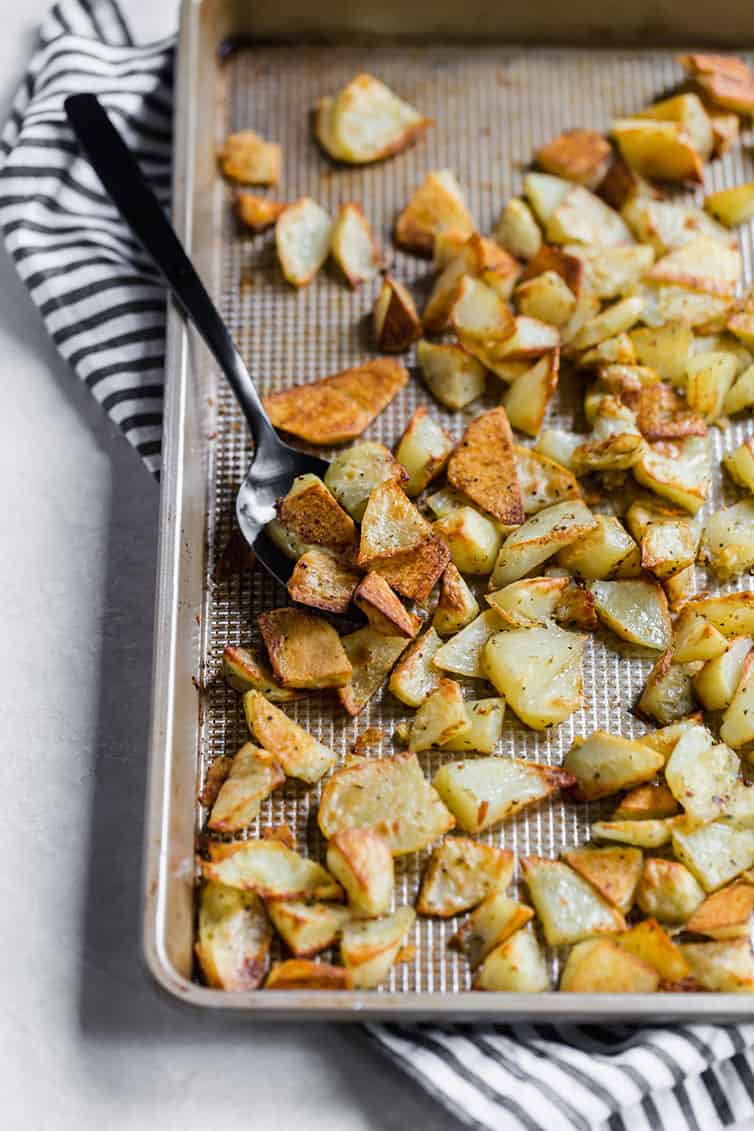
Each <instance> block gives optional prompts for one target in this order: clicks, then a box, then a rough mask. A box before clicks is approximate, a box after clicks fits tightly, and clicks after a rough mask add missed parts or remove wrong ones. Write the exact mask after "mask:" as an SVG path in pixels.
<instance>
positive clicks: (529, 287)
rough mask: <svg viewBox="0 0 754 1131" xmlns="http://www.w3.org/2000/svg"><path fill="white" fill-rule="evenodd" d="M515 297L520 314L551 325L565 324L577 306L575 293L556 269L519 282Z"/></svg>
mask: <svg viewBox="0 0 754 1131" xmlns="http://www.w3.org/2000/svg"><path fill="white" fill-rule="evenodd" d="M514 297H515V301H516V307H517V309H518V312H519V314H525V315H527V316H528V317H530V318H537V319H539V320H540V321H541V322H547V323H548V324H549V325H550V326H564V325H565V324H566V322H567V321H568V320H569V318H570V317H571V315H572V314H573V312H574V310H575V308H576V296H575V294H574V293H573V291H571V290H570V289H569V288H568V285H567V284H566V283H565V282H564V281H563V279H562V278H561V276H560V275H559V274H558V273H557V272H556V271H545V272H543V274H541V275H536V276H535V277H534V278H531V279H527V280H526V281H525V282H522V283H519V285H518V287H517V288H516V291H515V295H514Z"/></svg>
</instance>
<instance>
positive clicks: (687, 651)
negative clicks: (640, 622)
mask: <svg viewBox="0 0 754 1131" xmlns="http://www.w3.org/2000/svg"><path fill="white" fill-rule="evenodd" d="M727 647H728V642H727V640H726V639H725V637H724V636H723V634H722V633H721V632H720V631H719V630H718V629H716V628H715V626H714V625H712V624H710V623H709V621H708V620H706V618H705V617H703V616H701V615H700V614H699V613H697V612H695V610H694V609H690V608H686V609H682V610H681V615H680V616H679V617H678V620H677V621H676V623H675V627H674V628H673V659H674V660H675V662H676V663H677V664H692V663H696V662H697V661H699V660H704V661H707V660H714V659H715V657H716V656H721V655H722V654H723V652H725V651H726V649H727Z"/></svg>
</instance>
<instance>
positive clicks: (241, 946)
mask: <svg viewBox="0 0 754 1131" xmlns="http://www.w3.org/2000/svg"><path fill="white" fill-rule="evenodd" d="M198 902H199V914H198V925H197V941H196V943H195V944H194V953H195V954H196V959H197V962H198V963H199V966H200V968H201V972H202V977H203V978H204V981H205V982H206V984H207V985H208V986H212V987H213V988H214V989H218V990H256V989H257V988H258V987H259V986H260V985H261V984H262V982H263V981H264V978H265V975H266V973H267V966H268V963H269V953H270V943H271V941H272V930H271V928H270V924H269V921H268V919H267V916H266V914H265V910H264V904H263V903H262V901H261V899H260V898H259V896H257V895H255V894H254V892H251V891H238V890H237V889H235V888H231V887H225V886H224V885H223V884H218V883H213V882H211V881H210V882H208V883H205V884H203V885H202V887H201V890H200V893H199V901H198Z"/></svg>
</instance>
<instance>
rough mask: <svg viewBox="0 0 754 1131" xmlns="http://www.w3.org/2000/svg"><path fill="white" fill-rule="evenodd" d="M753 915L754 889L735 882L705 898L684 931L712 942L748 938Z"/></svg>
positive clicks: (746, 882) (745, 881) (751, 886)
mask: <svg viewBox="0 0 754 1131" xmlns="http://www.w3.org/2000/svg"><path fill="white" fill-rule="evenodd" d="M753 914H754V886H753V885H752V884H750V883H749V882H748V881H747V880H736V882H735V883H732V884H730V885H729V886H728V887H725V888H721V889H720V891H716V892H713V894H712V895H708V896H707V898H706V899H705V900H704V903H700V904H699V906H698V907H697V908H696V910H695V911H694V914H693V915H692V916H691V918H690V919H689V921H688V922H687V924H686V930H687V931H692V932H693V933H694V934H696V935H707V936H708V937H709V938H711V939H718V940H719V941H722V940H723V939H737V938H748V937H749V930H750V927H751V918H752V915H753Z"/></svg>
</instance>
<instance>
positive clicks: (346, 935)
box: [340, 907, 416, 990]
mask: <svg viewBox="0 0 754 1131" xmlns="http://www.w3.org/2000/svg"><path fill="white" fill-rule="evenodd" d="M415 918H416V916H415V913H414V909H413V908H412V907H399V908H398V910H397V911H394V912H393V914H392V915H385V916H384V917H383V918H382V919H361V920H354V921H352V922H350V923H348V924H347V925H346V926H345V927H344V929H343V935H342V938H341V940H340V956H341V958H342V959H343V965H344V966H345V968H346V969H347V970H348V971H349V972H350V973H351V975H352V976H353V984H354V986H355V988H356V989H357V990H371V989H374V987H375V986H378V985H379V984H380V982H384V980H385V978H387V976H388V974H389V973H390V968H391V966H392V965H393V963H394V962H395V960H396V958H397V957H398V951H399V950H400V948H401V944H402V943H403V942H404V940H405V938H406V936H407V935H408V933H409V931H410V930H411V929H412V927H413V925H414V920H415Z"/></svg>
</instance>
